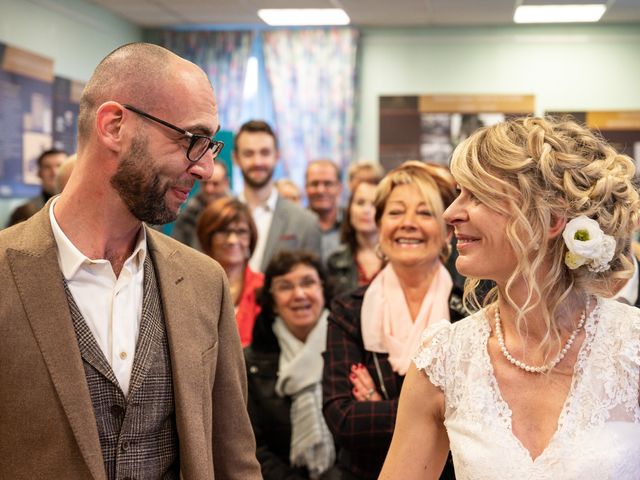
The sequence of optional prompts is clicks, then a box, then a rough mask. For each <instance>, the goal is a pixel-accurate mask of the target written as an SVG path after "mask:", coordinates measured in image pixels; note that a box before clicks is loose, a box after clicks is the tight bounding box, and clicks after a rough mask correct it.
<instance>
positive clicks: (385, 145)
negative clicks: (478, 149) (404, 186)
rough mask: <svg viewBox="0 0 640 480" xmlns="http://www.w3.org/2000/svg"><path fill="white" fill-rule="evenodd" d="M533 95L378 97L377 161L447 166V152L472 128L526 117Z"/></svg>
mask: <svg viewBox="0 0 640 480" xmlns="http://www.w3.org/2000/svg"><path fill="white" fill-rule="evenodd" d="M533 111H534V96H533V95H420V96H418V95H404V96H381V97H380V136H379V138H380V145H379V147H380V163H381V164H382V166H383V167H384V168H385V170H387V171H388V170H390V169H392V168H394V167H396V166H398V165H399V164H400V163H402V162H404V161H405V160H422V161H425V162H430V163H437V164H440V165H448V164H449V161H450V159H451V154H452V153H453V149H454V148H455V147H456V146H457V145H458V143H460V142H461V141H462V140H464V139H465V138H467V137H468V136H469V135H470V134H471V133H472V132H473V131H475V130H476V129H477V128H479V127H482V126H485V125H493V124H495V123H497V122H500V121H502V120H504V119H505V118H507V117H509V116H519V115H527V114H531V113H533Z"/></svg>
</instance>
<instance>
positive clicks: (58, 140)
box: [53, 77, 85, 154]
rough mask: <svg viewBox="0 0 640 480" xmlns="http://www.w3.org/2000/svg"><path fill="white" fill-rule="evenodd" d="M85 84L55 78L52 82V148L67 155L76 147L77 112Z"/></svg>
mask: <svg viewBox="0 0 640 480" xmlns="http://www.w3.org/2000/svg"><path fill="white" fill-rule="evenodd" d="M84 86H85V84H84V83H82V82H77V81H75V80H70V79H68V78H62V77H55V79H54V82H53V146H54V148H57V149H60V150H64V151H65V152H67V153H68V154H72V153H75V151H76V149H77V145H78V112H79V110H80V96H81V95H82V90H83V89H84Z"/></svg>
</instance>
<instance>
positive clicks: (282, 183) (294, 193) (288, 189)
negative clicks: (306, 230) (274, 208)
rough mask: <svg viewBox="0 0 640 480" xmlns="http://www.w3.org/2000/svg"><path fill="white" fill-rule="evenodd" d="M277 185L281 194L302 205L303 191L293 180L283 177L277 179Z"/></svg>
mask: <svg viewBox="0 0 640 480" xmlns="http://www.w3.org/2000/svg"><path fill="white" fill-rule="evenodd" d="M275 185H276V189H277V190H278V194H280V196H282V197H283V198H286V199H287V200H289V201H290V202H292V203H295V204H296V205H298V206H299V207H302V191H301V190H300V188H299V187H298V185H296V184H295V182H294V181H293V180H291V179H289V178H281V179H279V180H276V182H275Z"/></svg>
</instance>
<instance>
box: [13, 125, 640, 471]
mask: <svg viewBox="0 0 640 480" xmlns="http://www.w3.org/2000/svg"><path fill="white" fill-rule="evenodd" d="M62 153H63V152H57V151H50V152H45V154H43V156H42V157H41V159H39V160H38V166H39V172H40V173H39V175H40V177H41V178H42V184H43V189H42V194H41V196H40V197H39V198H38V199H34V201H33V202H31V203H34V202H36V201H37V202H39V203H38V204H40V203H42V204H44V202H45V201H46V200H47V199H48V197H50V196H51V195H53V194H55V192H56V191H60V190H61V188H60V187H59V186H58V187H57V190H56V187H54V186H53V185H54V181H53V180H52V178H53V179H55V172H54V175H53V176H51V175H49V174H48V173H47V172H48V171H49V170H51V169H53V168H58V167H59V165H61V164H62V160H63V158H62V156H61V155H60V154H62ZM233 162H234V164H235V166H236V167H237V168H239V169H240V171H241V173H242V177H243V180H244V187H243V190H242V192H240V193H239V195H238V196H237V197H234V196H232V195H231V192H230V188H229V172H228V170H227V167H226V166H225V165H224V164H223V163H222V162H219V163H216V165H215V168H214V173H213V176H212V177H211V178H210V179H206V180H202V181H200V182H199V192H198V193H197V194H196V195H195V196H193V197H192V198H191V199H190V200H189V202H188V203H187V204H186V206H185V207H184V208H183V211H182V213H181V214H180V215H179V217H178V219H177V221H176V223H175V226H174V229H173V233H172V235H173V236H174V238H176V239H177V240H179V241H181V242H183V243H185V244H187V245H189V246H191V247H193V248H195V249H197V250H200V251H201V252H203V253H204V254H206V255H208V256H210V257H212V258H213V259H215V260H216V261H217V262H218V263H219V264H220V265H221V266H222V268H223V269H224V271H225V273H226V277H227V281H228V285H229V291H230V294H231V301H232V304H233V306H234V309H235V315H236V322H237V329H238V333H239V338H240V342H241V344H242V347H243V348H244V354H245V363H246V369H247V378H248V392H249V396H248V411H249V416H250V419H251V423H252V426H253V429H254V433H255V438H256V442H257V457H258V460H259V462H260V464H261V468H262V474H263V476H264V478H265V479H266V480H271V479H273V480H276V479H277V480H281V479H290V480H296V479H325V480H327V479H329V480H330V479H346V480H354V479H363V480H368V479H375V478H378V476H379V475H382V477H381V478H408V479H411V478H416V479H418V478H447V479H449V478H455V474H454V465H455V468H456V473H457V475H458V478H507V477H511V476H513V474H516V473H517V474H519V473H518V472H525V471H526V472H528V473H527V474H526V475H529V474H531V475H534V477H535V472H534V469H533V467H532V466H531V465H529V464H526V462H524V463H522V462H520V463H519V460H518V458H517V455H514V456H513V458H509V459H504V458H502V457H503V456H504V455H505V453H507V454H508V449H507V451H506V452H503V451H502V450H501V446H504V444H505V443H504V442H506V443H507V444H508V441H509V438H506V440H505V435H506V437H509V435H511V436H512V438H513V439H515V440H516V442H517V443H518V444H519V445H520V448H522V447H524V449H525V450H526V451H527V453H528V454H529V455H530V456H529V457H527V458H529V459H530V460H531V459H533V460H537V457H542V456H543V455H544V454H545V453H546V452H547V451H549V450H552V449H553V448H557V450H558V452H557V455H558V456H562V455H563V453H562V447H560V446H555V445H553V443H552V442H551V441H552V435H553V432H554V431H555V428H556V425H558V429H560V426H559V425H560V424H559V423H558V422H557V421H556V420H557V418H558V412H560V410H561V408H562V405H563V402H564V399H565V398H566V397H567V396H568V395H569V392H572V391H573V390H571V389H572V388H576V389H577V388H578V387H577V386H576V387H571V381H572V375H571V372H573V370H574V365H576V364H577V363H579V364H580V368H581V369H583V370H585V369H586V370H585V373H581V376H580V378H579V381H581V382H587V380H586V378H585V377H587V376H588V375H592V374H593V375H594V376H597V375H598V372H608V373H611V372H612V371H614V370H615V367H614V366H611V367H610V369H609V370H607V368H608V367H607V365H608V364H607V365H604V366H601V367H600V368H601V369H602V370H598V372H596V371H593V372H592V371H591V370H588V368H587V366H585V364H586V363H587V360H586V359H584V358H582V357H579V355H578V352H579V351H580V350H579V345H580V344H588V345H589V348H590V349H595V347H594V346H593V345H592V343H590V342H592V341H593V339H592V338H591V337H593V336H595V335H597V334H596V333H594V332H595V331H596V330H597V328H600V327H598V326H597V325H596V324H597V322H596V320H594V318H595V317H597V318H600V319H605V318H607V319H608V318H609V316H610V314H609V312H616V315H617V316H611V319H609V320H610V321H614V320H615V318H618V319H620V318H622V319H633V321H631V320H629V321H630V323H632V324H633V329H635V330H633V331H634V332H635V336H636V337H637V333H638V332H640V314H639V313H637V310H632V309H631V307H630V308H629V309H625V307H622V306H614V305H613V304H612V303H607V302H609V301H605V300H602V298H601V297H615V296H616V294H618V295H619V296H620V297H622V298H621V300H622V302H618V303H617V304H616V305H622V303H630V304H632V305H634V304H635V305H636V306H637V304H638V300H639V299H638V292H639V291H640V288H639V286H638V284H639V283H640V282H639V281H638V271H637V270H638V269H637V262H636V260H635V255H634V254H633V251H632V250H631V247H630V239H631V238H632V233H633V231H634V230H635V229H636V227H637V223H638V216H637V206H638V205H637V204H638V203H640V201H639V200H638V195H637V191H636V189H635V187H634V186H633V185H632V184H631V177H632V176H633V166H632V165H629V159H628V158H627V157H624V156H622V155H619V154H617V153H616V152H615V151H613V150H612V149H611V147H609V146H608V145H606V144H605V143H604V142H602V141H601V140H600V139H599V138H597V137H596V136H595V135H593V134H592V133H591V132H589V131H588V130H586V129H585V128H583V127H580V126H578V125H576V124H574V123H570V122H559V121H556V120H551V119H550V120H546V119H532V118H528V119H524V120H523V119H517V120H509V121H507V122H503V123H501V124H498V125H497V126H494V127H486V128H483V129H481V130H479V131H478V132H477V133H475V134H473V135H472V136H471V137H469V138H468V139H467V140H465V141H464V142H463V143H462V144H461V145H460V146H459V147H458V148H457V149H456V151H455V152H454V155H453V160H452V166H451V171H450V170H449V169H448V168H446V167H442V166H436V165H430V164H426V163H423V162H419V161H407V162H405V163H403V164H401V165H400V166H398V167H397V168H395V169H393V170H391V171H390V172H387V173H386V175H385V174H384V172H383V171H382V170H381V168H380V166H379V165H378V164H376V163H373V162H354V163H353V164H351V165H350V167H349V170H348V172H347V175H346V176H343V172H342V171H341V169H340V167H339V166H338V165H336V164H335V163H334V162H333V161H331V160H330V159H317V160H313V161H311V162H309V164H308V167H307V171H306V175H305V184H304V192H303V190H302V189H301V188H300V187H298V186H297V185H296V184H295V183H294V182H292V181H291V180H289V179H280V180H278V181H275V180H274V179H273V173H274V170H275V167H276V165H277V162H278V140H277V137H276V135H275V133H274V132H273V130H272V129H271V127H270V126H269V125H268V124H267V123H265V122H262V121H257V120H253V121H250V122H247V123H245V124H244V125H243V126H242V127H241V128H240V130H239V131H238V132H237V134H236V136H235V142H234V147H233ZM50 164H51V165H50ZM52 165H53V166H52ZM594 165H597V168H596V167H595V166H594ZM50 177H51V178H50ZM343 184H344V186H345V187H346V188H343ZM303 195H304V197H306V201H307V207H306V208H305V207H304V206H303ZM344 197H346V198H347V201H346V202H345V204H344V207H343V206H342V199H343V198H344ZM621 205H624V206H625V208H627V211H623V208H622V207H621ZM40 206H42V205H40ZM25 208H27V207H25ZM28 208H35V206H33V205H32V206H31V207H28ZM583 217H584V218H586V219H587V220H588V219H591V221H592V222H594V223H595V225H592V224H586V223H584V222H583V223H581V224H580V225H578V227H576V228H574V230H573V231H574V233H575V232H587V233H584V234H583V233H580V234H577V233H576V235H577V236H575V238H571V239H569V240H567V235H568V234H567V233H566V232H567V231H568V229H569V227H570V226H571V224H572V222H574V219H581V218H583ZM16 218H17V217H16ZM593 219H595V220H593ZM13 221H14V217H13V216H12V222H13ZM16 221H17V220H16ZM585 225H586V226H585ZM571 235H573V233H572V234H571ZM584 235H586V237H584ZM585 238H586V240H592V239H594V238H598V239H601V238H610V239H611V240H607V241H606V242H605V243H606V245H607V248H608V250H607V251H606V252H604V253H603V251H604V250H603V249H604V248H605V247H603V246H598V247H597V248H596V247H593V248H591V249H584V248H583V249H582V250H581V249H580V248H581V245H580V241H582V240H583V239H585ZM576 239H577V240H576ZM456 240H457V248H456ZM578 240H580V241H578ZM603 242H604V241H603ZM574 246H575V249H573V247H574ZM567 249H568V250H567ZM594 249H595V250H594ZM598 249H599V250H598ZM596 250H597V252H598V253H597V255H599V256H597V258H596V257H593V256H590V255H591V253H592V252H593V251H596ZM452 254H453V255H452ZM593 255H596V254H593ZM631 261H633V262H634V263H633V264H631ZM634 265H635V267H634ZM630 272H634V273H633V275H632V276H631V279H629V275H630ZM465 277H468V278H467V282H466V284H465V285H464V291H463V283H464V279H465ZM594 312H596V313H594ZM466 317H468V318H466ZM534 317H535V319H536V320H535V321H534V320H532V319H533V318H534ZM462 319H465V320H464V321H460V320H462ZM558 319H559V320H558ZM458 321H460V322H458ZM589 322H592V323H591V324H590V323H589ZM618 323H619V322H618ZM478 325H480V326H478ZM589 325H591V326H589ZM616 325H617V326H616V329H614V330H611V331H612V332H613V334H614V335H616V338H617V339H618V343H616V347H611V349H610V350H607V351H603V352H601V354H602V357H601V359H604V358H606V357H607V356H608V357H609V358H611V357H615V358H616V359H618V357H624V355H626V354H625V353H624V351H622V352H621V351H620V349H621V347H626V346H627V343H625V339H624V338H623V336H624V335H625V333H624V332H627V335H631V334H630V333H629V332H628V330H629V329H630V328H632V327H629V326H628V325H618V324H616ZM425 332H427V333H426V334H425ZM470 332H471V333H470ZM472 333H473V335H476V336H479V337H478V338H476V337H473V335H472ZM631 336H633V335H631ZM634 338H635V337H634ZM629 341H631V340H629ZM636 341H637V340H636ZM474 342H475V343H474ZM483 342H484V343H483ZM574 343H575V344H578V346H576V347H572V344H574ZM625 351H626V350H625ZM487 352H488V357H486V355H487ZM581 355H583V356H586V355H587V354H586V353H585V354H581ZM505 360H506V361H505ZM619 360H620V361H621V362H631V363H633V368H631V367H629V370H628V371H629V372H632V371H634V372H636V373H637V371H638V369H639V368H640V362H638V360H637V356H636V357H633V358H631V359H629V358H626V357H625V358H620V359H619ZM580 362H582V363H580ZM609 363H611V362H609ZM414 364H415V365H414ZM483 364H484V365H485V367H486V368H484V370H483V368H481V366H482V365H483ZM412 365H413V368H412ZM416 365H417V366H418V367H419V369H420V370H418V369H416V368H415V366H416ZM589 368H591V367H589ZM594 368H595V367H594ZM634 369H635V370H634ZM574 377H575V375H574ZM574 381H577V380H575V378H574ZM589 381H590V382H592V385H595V386H598V388H600V386H601V385H600V383H601V382H602V381H604V380H602V379H601V380H599V381H598V380H593V379H592V380H589ZM465 382H467V383H465ZM468 382H475V383H476V384H480V385H484V384H486V387H487V391H488V390H490V389H491V388H493V389H495V388H497V385H499V387H500V392H501V393H502V396H503V397H504V403H501V404H500V406H499V408H498V407H496V405H495V404H494V403H495V402H496V400H495V395H494V396H493V397H492V396H491V395H490V393H487V392H486V391H481V388H482V387H479V390H478V391H472V389H470V388H468V387H466V386H465V385H468ZM483 382H484V383H483ZM545 382H546V383H545ZM599 382H600V383H599ZM619 382H628V383H629V384H630V385H632V386H633V387H634V388H635V390H633V389H631V390H630V391H633V399H634V400H633V402H635V403H633V402H631V403H630V402H629V401H627V400H625V399H623V398H615V399H612V398H610V395H609V394H608V393H607V392H606V388H604V387H603V388H602V389H601V390H599V391H600V394H598V396H597V398H592V400H593V402H595V403H596V404H597V405H600V404H602V403H607V405H609V406H608V407H607V409H608V411H613V410H614V409H617V408H622V407H625V406H626V407H628V409H627V410H628V412H630V413H629V414H628V415H626V414H625V415H622V417H624V419H623V421H627V422H631V421H633V418H635V419H637V418H640V407H639V406H638V401H637V396H638V388H637V387H638V385H637V383H638V382H637V375H636V376H635V379H634V378H633V375H632V374H631V373H629V374H628V375H626V376H625V375H623V378H620V379H619ZM634 382H635V383H634ZM403 385H404V388H403ZM549 385H552V386H553V387H554V388H556V390H555V391H554V393H553V395H548V396H547V397H546V398H547V400H540V398H541V397H542V395H541V392H543V391H545V390H546V389H548V388H550V387H549ZM401 391H402V395H401ZM585 395H586V394H585ZM501 401H502V400H501ZM474 402H475V405H474ZM482 402H485V403H484V404H483V403H482ZM625 402H626V403H625ZM632 403H633V405H632ZM506 404H508V406H506V407H505V405H506ZM509 406H510V407H511V410H509ZM626 407H625V408H626ZM632 407H633V408H632ZM483 408H484V409H485V410H482V409H483ZM597 408H598V407H597V406H593V410H594V412H595V410H597ZM496 409H497V410H496ZM500 409H502V410H500ZM505 409H506V411H508V412H509V413H508V416H509V418H510V420H509V422H510V427H509V431H508V432H507V433H505V432H499V433H495V430H496V424H497V423H499V422H498V420H497V419H496V418H493V415H494V413H495V412H496V411H497V412H498V413H495V415H497V416H499V415H502V414H501V413H499V411H503V410H505ZM483 411H484V412H488V413H487V415H486V418H484V419H483V420H482V421H480V420H478V419H480V417H482V416H483V413H482V412H483ZM511 412H513V413H511ZM527 412H528V413H527ZM633 412H635V413H633ZM588 414H589V415H596V413H593V412H588ZM474 415H475V416H474ZM563 415H564V413H563ZM566 415H569V413H566ZM622 417H621V418H622ZM616 418H618V417H616ZM474 419H475V420H474ZM472 420H473V421H477V425H476V426H475V427H474V428H473V429H469V428H468V424H469V422H472ZM635 421H637V420H635ZM534 425H538V426H539V428H538V427H536V428H533V426H534ZM397 426H398V428H396V427H397ZM483 426H484V427H483ZM600 426H601V427H602V428H603V429H605V430H606V428H607V426H608V425H607V424H606V422H605V421H604V420H603V421H602V422H601V424H600ZM483 428H485V429H486V430H485V432H494V433H495V437H496V439H495V440H494V439H493V438H492V437H487V436H485V435H483ZM585 428H586V427H585ZM566 435H567V437H566V439H567V441H573V440H575V438H576V437H577V435H578V434H577V433H575V432H572V433H567V434H566ZM630 438H631V437H630V436H628V437H625V436H624V435H622V440H621V441H622V445H623V447H625V446H626V443H625V442H626V441H627V440H629V442H630ZM392 439H393V440H392ZM478 442H480V443H482V442H488V446H485V447H483V446H481V445H478V444H477V443H478ZM500 442H503V443H500ZM550 442H551V443H550ZM547 445H549V447H547ZM450 450H451V451H452V454H451V453H450ZM387 455H388V457H387ZM452 455H453V457H452ZM483 456H486V457H487V458H491V459H493V461H495V462H494V463H496V464H500V465H499V466H495V465H493V466H491V467H487V466H486V463H487V460H486V458H481V457H483ZM548 456H549V457H550V458H549V459H548V460H547V459H544V460H545V461H548V465H547V468H548V469H549V471H550V472H555V474H556V476H554V475H551V476H550V477H549V478H564V477H563V471H560V470H557V468H558V467H557V466H556V465H555V464H554V463H553V461H554V459H555V458H556V457H554V456H553V455H551V454H549V455H548ZM585 457H586V455H585V456H583V457H580V456H579V457H578V459H574V460H572V464H571V467H570V468H574V470H571V472H574V471H575V472H589V471H593V469H594V468H596V467H595V466H594V464H595V463H597V468H598V470H597V471H598V472H603V476H602V478H605V477H606V478H608V477H607V476H608V475H610V474H611V472H612V471H614V469H615V465H613V463H612V462H611V461H610V459H609V458H603V457H606V455H605V454H602V455H600V456H597V455H596V456H595V457H594V458H592V459H589V458H585ZM385 458H386V459H387V460H386V462H385ZM563 458H564V457H563ZM501 459H502V460H504V461H502V460H501ZM616 460H618V461H619V463H623V464H624V463H625V462H626V463H629V462H628V461H626V460H622V459H621V458H618V457H616ZM383 464H384V467H383ZM567 468H569V467H567ZM487 470H488V471H490V472H491V475H488V476H487V473H486V471H487ZM425 471H426V472H427V474H426V477H425ZM381 472H382V473H381ZM531 472H534V473H531ZM523 475H524V476H526V475H525V474H523ZM516 476H517V475H516ZM534 477H532V478H534ZM535 478H537V477H535ZM545 478H546V477H545ZM571 478H574V477H571ZM576 478H577V477H576ZM589 478H595V477H593V476H591V477H589ZM611 478H616V477H615V475H614V476H613V477H611Z"/></svg>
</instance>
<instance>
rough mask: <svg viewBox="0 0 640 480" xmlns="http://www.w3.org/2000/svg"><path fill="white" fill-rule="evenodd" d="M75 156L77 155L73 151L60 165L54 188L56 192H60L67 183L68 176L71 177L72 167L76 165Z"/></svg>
mask: <svg viewBox="0 0 640 480" xmlns="http://www.w3.org/2000/svg"><path fill="white" fill-rule="evenodd" d="M77 158H78V156H77V154H75V153H74V154H73V155H69V157H68V158H67V159H66V160H65V161H64V162H62V165H60V168H59V169H58V173H57V175H56V189H57V191H58V193H62V190H64V187H65V186H66V185H67V182H68V181H69V178H71V174H72V173H73V169H74V168H75V166H76V162H77Z"/></svg>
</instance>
